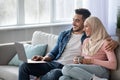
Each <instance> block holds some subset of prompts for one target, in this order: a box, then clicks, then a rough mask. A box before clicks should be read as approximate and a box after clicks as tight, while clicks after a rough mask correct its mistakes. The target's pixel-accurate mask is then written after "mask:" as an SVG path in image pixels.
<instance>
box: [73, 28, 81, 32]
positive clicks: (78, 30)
mask: <svg viewBox="0 0 120 80" xmlns="http://www.w3.org/2000/svg"><path fill="white" fill-rule="evenodd" d="M82 30H83V29H82V28H79V29H77V30H74V29H73V32H80V31H82Z"/></svg>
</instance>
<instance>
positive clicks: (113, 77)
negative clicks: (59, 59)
mask: <svg viewBox="0 0 120 80" xmlns="http://www.w3.org/2000/svg"><path fill="white" fill-rule="evenodd" d="M57 38H58V36H57V35H54V34H49V33H45V32H42V31H35V32H34V33H33V36H32V40H31V41H25V42H22V43H23V44H24V43H25V44H26V43H29V44H31V45H37V44H47V49H46V52H45V54H46V53H48V52H50V50H52V48H53V47H54V46H55V44H56V41H57ZM115 39H116V38H115ZM115 52H116V55H117V59H118V69H117V70H116V71H111V73H110V80H120V76H119V74H120V47H117V49H116V50H115ZM16 53H17V52H16V49H15V46H14V43H4V44H0V80H18V69H19V65H18V66H15V65H10V64H9V62H10V61H11V59H13V57H14V56H15V55H16ZM31 80H32V79H31Z"/></svg>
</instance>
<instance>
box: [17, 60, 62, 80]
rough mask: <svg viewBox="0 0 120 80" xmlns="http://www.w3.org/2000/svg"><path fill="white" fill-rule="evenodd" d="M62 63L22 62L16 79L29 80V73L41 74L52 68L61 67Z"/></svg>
mask: <svg viewBox="0 0 120 80" xmlns="http://www.w3.org/2000/svg"><path fill="white" fill-rule="evenodd" d="M62 67H63V65H62V64H60V63H58V62H54V61H52V62H47V63H35V64H33V63H23V64H21V65H20V67H19V79H18V80H30V77H29V75H33V76H37V77H39V76H42V75H45V74H46V73H47V72H49V71H50V70H52V69H56V68H58V69H62Z"/></svg>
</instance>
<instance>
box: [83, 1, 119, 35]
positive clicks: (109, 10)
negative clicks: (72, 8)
mask: <svg viewBox="0 0 120 80" xmlns="http://www.w3.org/2000/svg"><path fill="white" fill-rule="evenodd" d="M116 4H117V0H83V7H84V8H87V9H89V10H90V11H91V14H92V16H97V17H98V18H100V20H101V21H102V22H103V24H104V26H105V28H106V30H107V32H108V33H109V34H110V35H115V34H116V19H117V5H116Z"/></svg>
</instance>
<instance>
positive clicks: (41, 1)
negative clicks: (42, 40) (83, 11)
mask: <svg viewBox="0 0 120 80" xmlns="http://www.w3.org/2000/svg"><path fill="white" fill-rule="evenodd" d="M78 3H79V4H78ZM78 7H82V0H69V1H68V0H0V9H1V10H0V26H8V25H27V24H40V23H55V22H62V21H64V22H65V21H71V20H72V17H73V14H74V9H75V8H78Z"/></svg>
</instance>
